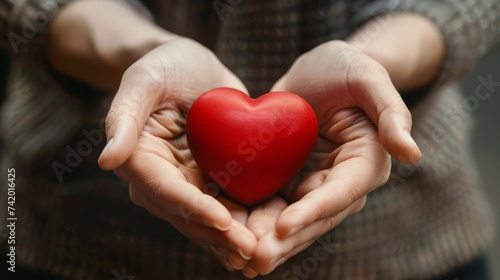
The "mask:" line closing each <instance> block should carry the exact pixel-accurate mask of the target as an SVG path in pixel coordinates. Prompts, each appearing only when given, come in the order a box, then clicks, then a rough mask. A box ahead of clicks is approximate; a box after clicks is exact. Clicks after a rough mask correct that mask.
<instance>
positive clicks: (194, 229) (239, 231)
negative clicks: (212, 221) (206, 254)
mask: <svg viewBox="0 0 500 280" xmlns="http://www.w3.org/2000/svg"><path fill="white" fill-rule="evenodd" d="M169 220H170V222H171V224H172V225H173V226H174V227H175V228H176V229H177V230H179V231H180V232H181V233H183V234H184V235H186V236H187V237H188V238H189V239H190V240H192V241H193V242H195V243H196V244H198V245H200V246H201V247H203V248H204V249H206V250H207V251H210V252H215V251H218V249H224V250H225V251H224V252H225V254H223V256H224V258H223V259H224V260H225V261H226V262H225V263H226V264H229V263H230V264H231V266H232V267H234V268H236V269H241V268H242V267H243V266H244V265H245V264H246V262H247V261H248V260H249V259H250V256H252V255H253V253H254V251H255V248H256V246H257V239H256V238H255V236H254V235H253V233H252V232H250V230H248V228H246V227H245V226H244V225H242V224H240V223H239V222H238V221H236V220H232V223H231V226H230V228H229V229H228V230H227V231H220V230H217V229H214V228H211V227H207V226H204V225H202V224H199V223H196V222H193V223H189V224H186V223H184V221H183V220H182V218H179V217H177V216H171V217H170V219H169ZM216 253H217V252H216ZM218 253H220V252H218Z"/></svg>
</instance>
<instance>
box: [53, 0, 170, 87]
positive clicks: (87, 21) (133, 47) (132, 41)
mask: <svg viewBox="0 0 500 280" xmlns="http://www.w3.org/2000/svg"><path fill="white" fill-rule="evenodd" d="M174 38H176V36H175V35H174V34H171V33H168V32H167V31H165V30H163V29H161V28H159V27H157V26H156V25H154V24H153V23H151V22H149V21H148V20H146V19H145V18H143V17H142V16H141V15H140V14H139V13H137V12H135V11H134V10H133V9H132V8H131V7H129V6H127V5H124V3H121V2H119V1H85V0H79V1H74V2H72V3H71V4H69V5H68V6H66V7H64V8H63V9H62V10H61V11H60V12H59V13H58V14H57V16H56V17H55V18H54V20H53V22H52V24H51V26H50V30H49V37H48V41H47V48H46V54H47V57H48V60H49V62H50V63H51V64H52V65H53V67H54V68H56V69H57V70H58V71H60V72H62V73H63V74H65V75H67V76H69V77H72V78H75V79H77V80H80V81H83V82H86V83H88V84H90V85H93V86H97V87H100V88H104V89H108V90H116V89H117V88H118V85H119V83H120V80H121V76H122V74H123V72H124V71H125V70H126V69H127V68H128V67H129V66H130V65H131V64H132V63H134V62H135V61H136V60H137V59H139V58H140V57H141V56H143V55H144V54H145V53H147V52H148V51H150V50H151V49H153V48H155V47H156V46H158V45H160V44H163V43H166V42H168V41H170V40H172V39H174Z"/></svg>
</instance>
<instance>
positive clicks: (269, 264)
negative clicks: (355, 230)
mask: <svg viewBox="0 0 500 280" xmlns="http://www.w3.org/2000/svg"><path fill="white" fill-rule="evenodd" d="M358 207H359V206H358V204H357V203H354V204H353V205H351V206H350V207H348V209H346V210H345V211H342V212H341V213H339V214H338V215H337V216H335V217H330V218H327V219H323V220H318V221H315V222H314V223H312V224H310V225H308V226H306V227H304V228H303V229H301V230H300V231H297V232H295V233H293V234H291V235H288V236H285V237H281V236H278V235H272V234H268V235H266V236H265V237H264V238H263V239H262V240H259V244H258V245H257V249H256V250H255V253H254V257H253V258H252V260H250V262H249V264H248V265H247V266H246V267H245V268H244V269H243V271H244V272H245V269H247V267H248V266H250V267H251V268H252V269H253V270H254V271H256V272H257V273H259V274H268V273H271V272H272V271H273V270H274V269H275V268H276V267H278V266H279V265H281V264H283V263H284V262H285V261H286V260H288V259H290V258H291V257H293V256H295V255H296V254H298V253H300V252H302V251H304V250H305V249H306V248H308V247H309V246H311V244H313V243H314V242H315V241H316V240H317V239H318V238H320V237H321V236H322V235H323V234H325V233H326V232H328V231H330V230H331V229H333V228H334V227H336V226H338V225H339V224H340V223H341V222H342V221H343V220H344V219H345V218H346V217H347V216H349V215H350V214H351V213H352V212H354V211H355V210H356V208H358Z"/></svg>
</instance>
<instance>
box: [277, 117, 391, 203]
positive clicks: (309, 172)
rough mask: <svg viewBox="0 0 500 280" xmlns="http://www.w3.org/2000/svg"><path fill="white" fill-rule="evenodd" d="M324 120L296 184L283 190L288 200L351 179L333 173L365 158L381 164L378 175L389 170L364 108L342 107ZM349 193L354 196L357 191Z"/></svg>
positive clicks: (359, 164)
mask: <svg viewBox="0 0 500 280" xmlns="http://www.w3.org/2000/svg"><path fill="white" fill-rule="evenodd" d="M325 119H326V120H327V121H324V122H322V123H320V131H319V136H318V140H317V143H316V146H315V148H314V151H313V153H312V154H311V156H310V157H309V160H308V162H307V164H306V166H305V167H304V168H303V170H302V171H301V173H300V174H299V175H298V180H296V181H295V182H296V183H295V186H291V187H289V188H287V190H285V191H286V192H287V194H286V196H287V197H288V198H289V199H290V200H291V201H298V200H300V199H301V198H302V197H304V196H305V195H306V194H308V193H309V192H311V191H312V190H314V189H317V188H319V187H320V186H322V185H324V184H326V183H328V182H330V181H331V180H344V181H346V182H349V181H351V180H353V178H349V177H348V176H342V177H337V176H335V174H336V173H337V172H339V171H340V170H359V167H360V166H363V165H364V163H365V162H367V161H369V162H371V163H372V164H374V165H376V166H379V167H380V168H379V170H378V171H379V172H380V176H381V177H384V176H386V175H385V174H387V172H388V171H389V169H388V168H389V167H390V158H389V156H388V154H387V152H386V151H385V150H384V148H383V147H382V145H381V144H380V142H379V140H378V135H377V131H376V129H375V127H374V126H373V124H372V123H371V121H370V120H369V119H368V118H367V117H366V115H365V114H364V113H363V111H361V110H359V109H353V108H349V109H343V110H340V111H338V112H337V113H336V114H335V115H333V116H331V117H330V116H329V117H328V118H325ZM334 170H335V171H336V172H335V173H333V171H334ZM337 170H339V171H337ZM344 174H346V175H348V174H352V172H349V173H344ZM357 175H358V174H357ZM359 175H361V174H359ZM351 195H352V196H353V197H357V195H356V194H351ZM332 199H333V198H332ZM352 202H354V201H352Z"/></svg>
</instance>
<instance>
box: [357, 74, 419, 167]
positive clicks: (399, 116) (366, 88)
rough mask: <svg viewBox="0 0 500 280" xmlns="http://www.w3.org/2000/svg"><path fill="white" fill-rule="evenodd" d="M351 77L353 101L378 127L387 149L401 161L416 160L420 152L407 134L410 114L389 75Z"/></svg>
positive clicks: (409, 128) (411, 161) (412, 161)
mask: <svg viewBox="0 0 500 280" xmlns="http://www.w3.org/2000/svg"><path fill="white" fill-rule="evenodd" d="M353 80H354V82H352V83H351V84H352V85H351V87H352V88H356V90H355V91H356V93H354V94H353V96H354V97H355V98H354V99H355V102H356V103H357V105H358V106H359V107H361V108H362V109H363V110H364V111H365V113H366V114H367V116H368V117H369V118H370V119H371V120H372V122H373V123H374V124H375V125H376V126H377V128H378V135H379V139H380V142H381V143H382V145H383V146H384V148H385V149H386V151H387V152H388V153H389V154H390V155H391V156H393V157H394V158H396V159H397V160H399V161H401V162H404V163H414V162H417V161H418V160H419V159H420V158H421V156H422V153H421V152H420V149H419V148H418V146H417V144H416V143H415V140H413V138H412V136H411V134H410V131H411V127H412V118H411V113H410V111H409V110H408V107H406V104H405V103H404V101H403V99H402V98H401V95H400V94H399V92H398V91H397V90H396V88H395V87H394V85H393V84H392V82H391V79H390V78H389V75H388V74H387V73H385V72H384V75H381V76H378V77H377V79H373V80H371V81H370V83H366V82H364V81H363V80H362V78H361V77H356V78H354V79H353Z"/></svg>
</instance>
